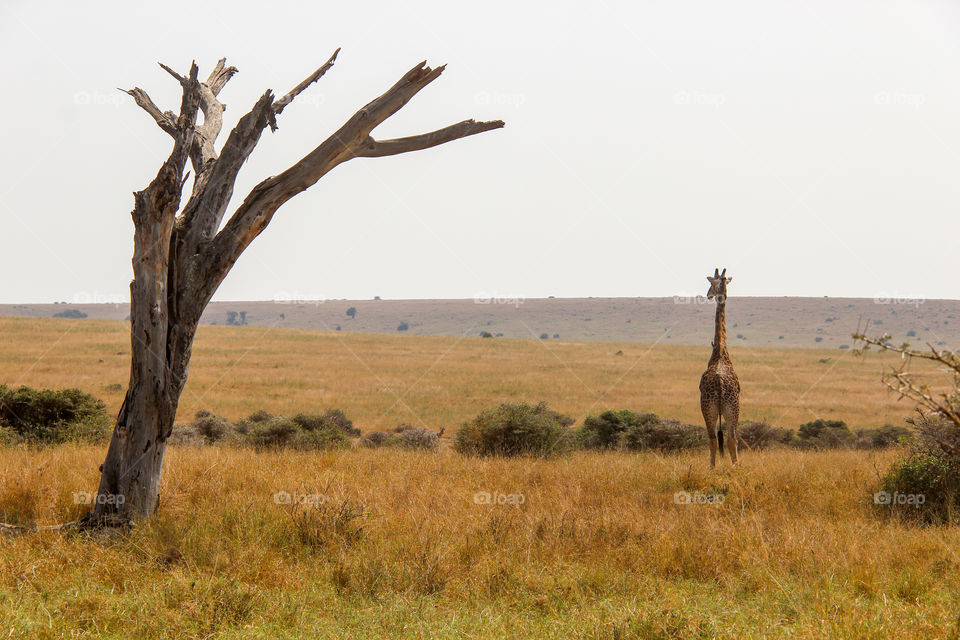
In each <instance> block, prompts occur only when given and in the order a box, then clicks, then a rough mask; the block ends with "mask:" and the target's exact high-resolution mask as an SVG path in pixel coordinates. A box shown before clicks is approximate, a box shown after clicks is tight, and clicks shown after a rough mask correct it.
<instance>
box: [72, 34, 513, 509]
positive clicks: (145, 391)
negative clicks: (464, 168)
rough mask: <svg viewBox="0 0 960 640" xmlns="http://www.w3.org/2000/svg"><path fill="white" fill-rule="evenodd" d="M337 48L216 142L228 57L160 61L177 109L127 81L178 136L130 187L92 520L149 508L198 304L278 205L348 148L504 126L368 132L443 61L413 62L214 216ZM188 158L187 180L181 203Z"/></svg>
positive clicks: (412, 142) (153, 505) (404, 148)
mask: <svg viewBox="0 0 960 640" xmlns="http://www.w3.org/2000/svg"><path fill="white" fill-rule="evenodd" d="M339 51H340V50H339V49H337V51H336V52H334V54H333V55H332V56H331V57H330V59H329V60H328V61H327V62H326V63H325V64H324V65H322V66H321V67H319V68H318V69H317V70H315V71H314V72H313V73H312V74H310V75H309V76H308V77H307V78H306V79H304V81H303V82H301V83H300V84H298V85H297V86H296V87H294V88H293V89H292V90H291V91H290V92H288V93H287V94H285V95H284V96H283V97H282V98H280V99H279V100H275V99H274V95H273V93H272V92H271V91H269V90H268V91H267V92H266V93H264V94H263V96H261V98H260V99H259V100H258V101H257V102H256V104H255V105H254V106H253V108H252V109H251V110H250V111H249V112H248V113H247V114H246V115H244V116H243V117H242V118H240V120H239V122H238V123H237V125H236V126H235V127H234V129H233V130H232V131H231V132H230V135H229V136H228V138H227V140H226V142H225V143H224V144H223V146H222V148H221V149H220V151H219V153H218V152H217V150H216V147H215V141H216V138H217V136H218V135H219V133H220V130H221V128H222V126H223V113H224V110H225V105H224V104H223V103H221V102H220V100H219V98H218V96H219V93H220V91H221V90H222V89H223V87H224V86H225V85H226V84H227V82H228V81H229V80H230V78H232V77H233V75H234V74H236V72H237V69H236V68H235V67H227V66H226V65H225V62H226V60H225V59H221V60H220V61H218V62H217V64H216V66H215V67H214V69H213V71H212V72H211V73H210V76H209V77H208V78H207V80H206V81H204V82H201V81H199V80H198V75H197V74H198V70H197V66H196V64H193V65H192V66H191V69H190V73H189V74H188V75H187V76H181V75H180V74H178V73H177V72H176V71H174V70H173V69H171V68H170V67H167V66H166V65H162V64H161V67H163V69H164V70H165V71H166V72H167V73H169V74H170V75H171V76H173V77H174V78H175V79H176V80H177V81H178V82H179V83H180V85H181V87H182V88H183V97H182V99H181V105H180V113H179V115H175V114H173V113H172V112H170V111H161V110H160V108H159V107H157V106H156V104H154V102H153V100H151V99H150V96H149V95H147V93H146V92H145V91H143V90H142V89H140V88H138V87H135V88H133V89H130V90H128V91H127V93H128V94H130V95H131V96H133V98H134V100H135V101H136V103H137V104H138V105H139V106H140V107H141V108H142V109H143V110H144V111H146V112H147V113H148V114H149V115H150V116H151V117H152V118H153V119H154V121H155V122H156V123H157V125H158V126H159V127H160V129H161V130H162V131H164V132H166V133H167V134H169V135H170V136H171V137H172V138H173V140H174V145H173V151H172V152H171V154H170V157H169V158H168V159H167V160H166V162H164V163H163V166H162V167H161V168H160V171H159V172H158V174H157V177H156V178H154V180H153V181H152V182H151V183H150V185H149V186H147V188H146V189H144V190H142V191H139V192H137V193H135V194H134V209H133V214H132V216H133V221H134V229H135V231H134V255H133V272H134V279H133V282H132V283H131V284H130V304H131V311H130V320H131V326H130V344H131V349H132V352H131V354H132V355H131V364H130V381H129V385H128V388H127V393H126V396H125V397H124V401H123V405H122V406H121V408H120V412H119V414H118V416H117V421H116V425H115V427H114V430H113V435H112V438H111V440H110V446H109V449H108V451H107V456H106V460H105V461H104V463H103V465H101V467H100V471H101V478H100V486H99V489H98V491H97V498H96V500H95V502H94V506H93V510H92V511H91V513H90V514H89V516H88V517H87V523H88V524H92V525H105V524H120V523H125V522H129V521H131V520H136V519H143V518H147V517H150V516H151V515H153V514H154V513H155V512H156V510H157V508H158V505H159V500H160V481H161V477H162V471H163V458H164V452H165V450H166V443H167V439H168V438H169V437H170V434H171V432H172V430H173V423H174V419H175V418H176V413H177V405H178V403H179V400H180V394H181V393H182V392H183V388H184V385H185V384H186V380H187V372H188V369H189V363H190V354H191V350H192V347H193V338H194V335H195V334H196V330H197V325H198V323H199V321H200V316H201V314H202V313H203V310H204V309H205V308H206V306H207V303H209V301H210V299H211V297H212V296H213V294H214V292H216V290H217V288H218V287H219V286H220V283H221V282H222V281H223V279H224V278H225V277H226V275H227V274H228V273H229V271H230V269H231V268H232V267H233V265H234V263H235V262H236V261H237V259H238V258H239V257H240V254H241V253H243V251H244V249H246V248H247V246H249V244H250V242H252V241H253V239H254V238H255V237H256V236H257V235H259V234H260V233H261V232H262V231H263V229H265V228H266V226H267V225H268V224H269V223H270V220H271V219H272V218H273V215H274V214H275V213H276V211H277V209H279V208H280V207H281V206H282V205H283V204H284V203H285V202H287V201H288V200H289V199H290V198H292V197H293V196H295V195H296V194H298V193H301V192H303V191H305V190H306V189H308V188H309V187H311V186H312V185H313V184H315V183H316V182H317V181H318V180H319V179H320V178H321V177H323V176H324V175H326V174H327V173H328V172H329V171H330V170H332V169H333V168H334V167H336V166H337V165H339V164H341V163H343V162H346V161H347V160H350V159H352V158H357V157H366V158H373V157H381V156H388V155H395V154H399V153H405V152H408V151H416V150H420V149H426V148H429V147H433V146H436V145H439V144H444V143H446V142H450V141H452V140H456V139H458V138H463V137H466V136H471V135H474V134H477V133H482V132H484V131H489V130H491V129H497V128H500V127H502V126H503V122H502V121H499V120H496V121H492V122H475V121H473V120H465V121H463V122H460V123H457V124H454V125H451V126H449V127H444V128H442V129H439V130H437V131H434V132H431V133H426V134H421V135H415V136H409V137H406V138H398V139H394V140H383V141H378V140H375V139H374V138H373V137H372V136H371V133H372V131H373V129H374V128H376V127H377V126H378V125H379V124H380V123H382V122H383V121H385V120H386V119H387V118H389V117H390V116H391V115H393V114H394V113H396V112H397V111H399V110H400V109H401V108H402V107H403V106H404V105H405V104H406V103H407V102H408V101H409V100H410V99H411V98H412V97H413V96H414V95H416V94H417V93H418V92H419V91H420V90H421V89H423V88H424V87H425V86H427V85H428V84H429V83H430V82H432V81H433V80H435V79H436V78H437V77H439V75H440V74H441V73H442V72H443V67H438V68H436V69H431V68H430V67H427V66H426V63H425V62H421V63H420V64H418V65H417V66H415V67H414V68H413V69H411V70H410V71H408V72H407V73H406V74H405V75H404V76H403V77H402V78H401V79H400V81H399V82H397V83H396V84H395V85H394V86H393V87H391V88H390V89H389V90H388V91H387V92H386V93H384V94H383V95H381V96H380V97H378V98H376V99H375V100H373V101H372V102H370V103H368V104H367V105H366V106H365V107H363V108H362V109H361V110H360V111H358V112H357V113H356V114H354V115H353V117H351V118H350V119H349V120H348V121H347V122H346V123H345V124H344V125H343V126H342V127H341V128H340V129H339V130H338V131H337V132H336V133H334V134H333V135H332V136H330V137H329V138H328V139H327V140H325V141H324V142H323V143H322V144H320V145H319V146H318V147H317V148H316V149H314V150H313V151H312V152H310V153H309V154H308V155H306V156H305V157H304V158H302V159H301V160H300V161H299V162H297V163H295V164H294V165H293V166H291V167H290V168H288V169H286V170H285V171H283V172H282V173H280V174H278V175H276V176H273V177H270V178H267V179H266V180H263V181H262V182H260V183H259V184H258V185H257V186H256V187H254V188H253V190H252V191H251V192H250V194H248V195H247V197H246V198H245V199H244V201H243V203H242V204H240V206H239V207H237V209H236V210H235V211H234V213H233V215H232V216H230V218H229V219H228V221H227V223H226V224H225V225H223V227H222V228H221V223H222V221H223V219H224V216H225V214H226V211H227V208H228V205H229V203H230V199H231V197H232V195H233V188H234V183H235V181H236V178H237V174H238V173H239V171H240V168H241V167H242V165H243V163H244V162H245V161H246V159H247V158H248V157H249V156H250V154H251V153H252V152H253V150H254V148H255V147H256V145H257V143H258V142H259V140H260V135H261V133H262V132H263V131H264V129H266V128H267V127H268V126H269V127H270V129H271V131H276V130H277V116H279V115H280V114H281V113H282V112H283V110H284V109H285V108H286V107H288V106H289V105H290V104H291V103H292V102H293V101H294V100H295V99H296V97H297V96H298V95H299V94H300V93H301V92H303V91H304V90H306V89H307V88H308V87H309V86H310V85H311V84H313V83H314V82H316V81H317V80H319V79H320V78H321V77H322V76H323V75H324V74H325V73H326V72H327V71H328V70H329V69H330V68H331V67H332V66H333V64H334V62H335V60H336V57H337V54H338V53H339ZM198 112H199V113H203V116H204V117H203V123H202V124H197V114H198ZM188 161H189V162H190V163H191V165H192V168H193V171H194V183H193V189H192V192H191V194H190V198H189V200H188V201H187V203H186V204H185V205H184V207H183V208H182V210H181V207H180V201H181V195H182V190H183V185H184V183H185V182H186V175H185V170H186V166H187V162H188ZM178 212H179V213H178Z"/></svg>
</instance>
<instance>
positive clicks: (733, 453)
mask: <svg viewBox="0 0 960 640" xmlns="http://www.w3.org/2000/svg"><path fill="white" fill-rule="evenodd" d="M723 419H724V420H726V422H727V437H728V438H729V439H728V440H727V452H729V453H730V463H731V464H737V423H738V422H739V421H740V407H739V406H738V405H737V404H730V405H727V406H725V407H724V408H723Z"/></svg>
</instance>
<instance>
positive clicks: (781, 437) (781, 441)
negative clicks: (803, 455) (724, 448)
mask: <svg viewBox="0 0 960 640" xmlns="http://www.w3.org/2000/svg"><path fill="white" fill-rule="evenodd" d="M793 440H794V436H793V431H792V430H790V429H784V428H783V427H775V426H773V425H770V424H767V423H766V422H764V421H762V420H761V421H756V422H744V423H743V424H739V425H737V441H738V443H739V444H740V445H741V446H744V445H745V446H746V447H747V448H748V449H769V448H770V447H772V446H776V445H788V444H791V443H792V442H793Z"/></svg>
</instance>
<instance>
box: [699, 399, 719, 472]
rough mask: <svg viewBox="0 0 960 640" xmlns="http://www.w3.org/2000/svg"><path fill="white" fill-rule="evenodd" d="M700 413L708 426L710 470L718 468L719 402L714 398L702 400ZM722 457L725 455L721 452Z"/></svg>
mask: <svg viewBox="0 0 960 640" xmlns="http://www.w3.org/2000/svg"><path fill="white" fill-rule="evenodd" d="M700 412H701V413H703V422H704V424H706V425H707V437H708V438H710V468H711V469H712V468H714V467H716V466H717V419H718V418H719V417H720V415H719V411H717V402H716V400H715V399H712V398H705V397H702V396H701V398H700ZM720 455H721V456H722V455H723V453H722V452H721V454H720Z"/></svg>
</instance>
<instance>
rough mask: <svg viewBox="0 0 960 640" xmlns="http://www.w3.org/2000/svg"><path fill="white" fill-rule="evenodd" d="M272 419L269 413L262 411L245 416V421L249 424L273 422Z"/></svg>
mask: <svg viewBox="0 0 960 640" xmlns="http://www.w3.org/2000/svg"><path fill="white" fill-rule="evenodd" d="M273 417H274V416H273V414H272V413H270V412H269V411H264V410H263V409H260V410H258V411H254V412H253V413H251V414H250V415H249V416H247V420H249V421H250V422H268V421H270V420H273Z"/></svg>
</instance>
